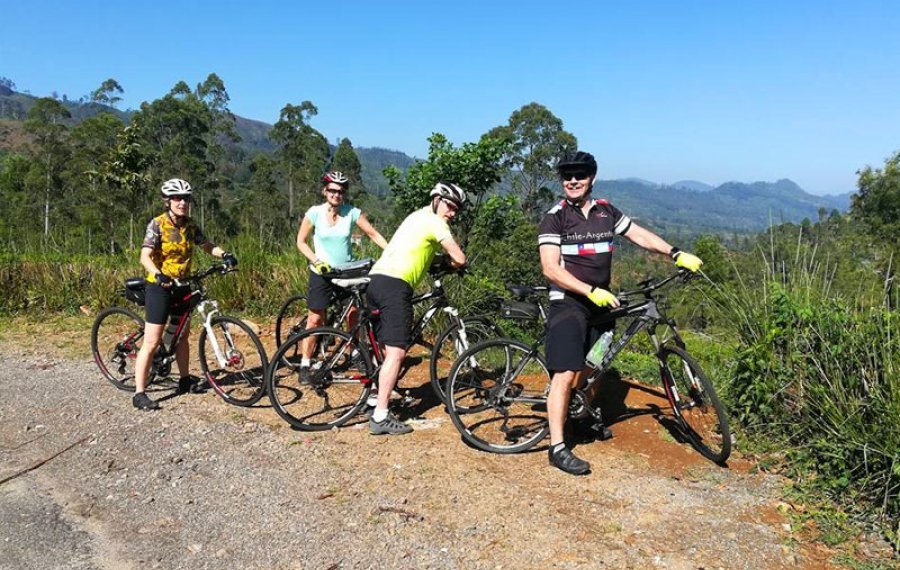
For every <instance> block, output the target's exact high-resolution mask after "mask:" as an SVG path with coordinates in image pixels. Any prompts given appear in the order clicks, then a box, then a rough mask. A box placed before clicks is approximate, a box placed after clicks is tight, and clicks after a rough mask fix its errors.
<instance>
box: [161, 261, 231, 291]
mask: <svg viewBox="0 0 900 570" xmlns="http://www.w3.org/2000/svg"><path fill="white" fill-rule="evenodd" d="M234 271H237V268H236V267H232V266H230V265H228V264H227V263H217V264H215V265H211V266H209V267H207V268H206V269H204V270H203V271H201V272H200V273H195V274H193V275H191V276H190V277H186V278H185V279H173V281H174V282H175V285H178V286H184V285H190V284H191V283H200V282H201V281H203V280H204V279H206V278H207V277H209V276H210V275H212V274H213V273H219V274H221V275H225V274H226V273H232V272H234Z"/></svg>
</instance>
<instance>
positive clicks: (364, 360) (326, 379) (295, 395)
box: [266, 269, 500, 431]
mask: <svg viewBox="0 0 900 570" xmlns="http://www.w3.org/2000/svg"><path fill="white" fill-rule="evenodd" d="M451 272H458V271H455V270H453V271H451V270H449V269H440V270H436V271H434V272H433V276H434V287H433V288H432V290H431V291H429V292H427V293H423V294H421V295H417V296H415V297H414V298H413V303H414V304H421V303H425V302H426V301H431V304H430V306H429V307H428V308H427V309H426V310H425V311H424V312H423V313H422V314H421V316H420V317H419V319H418V321H417V322H416V323H415V326H414V327H413V331H412V335H413V338H414V339H416V340H415V341H414V342H415V343H419V344H421V343H424V341H423V339H422V332H423V331H424V329H425V327H426V326H427V325H428V323H429V322H431V320H432V319H433V318H434V316H435V314H436V313H437V312H438V311H440V310H442V311H444V312H446V313H447V314H448V315H449V316H450V319H451V324H450V325H449V326H448V327H447V329H446V330H445V331H444V332H442V333H441V334H440V335H439V337H440V338H441V339H442V341H441V343H438V342H436V343H435V344H434V345H433V346H432V350H431V360H432V370H437V366H436V365H434V364H433V363H434V361H435V360H436V359H439V358H441V354H450V353H451V352H453V353H454V355H455V354H456V352H455V351H456V348H455V347H457V346H458V347H460V348H463V349H464V348H468V346H469V345H470V343H471V344H474V342H472V341H474V340H475V339H483V338H489V337H491V336H495V335H498V334H500V332H499V328H498V327H497V326H496V325H494V324H493V323H491V322H490V321H489V320H487V319H485V318H483V317H465V318H463V317H460V316H459V313H458V311H457V310H456V309H455V308H453V307H452V306H450V303H449V301H448V300H447V297H446V292H445V291H444V289H443V286H442V285H441V278H442V277H443V276H444V275H446V274H447V273H451ZM332 282H333V283H334V284H335V285H337V286H339V287H342V288H344V289H345V290H346V291H347V294H349V295H350V296H351V297H352V301H351V302H352V303H354V304H355V306H357V307H360V309H359V315H360V316H359V320H358V321H357V323H356V324H355V325H354V326H353V327H352V328H351V329H350V330H349V331H344V330H340V329H337V328H331V327H319V328H315V329H308V330H305V331H303V332H301V333H299V334H296V335H294V336H292V337H291V338H290V339H288V341H287V342H286V343H284V344H283V345H282V346H281V347H280V348H279V349H278V351H277V352H276V353H275V356H274V357H273V358H272V360H271V363H270V364H269V368H268V369H267V371H266V391H267V393H268V396H269V400H270V401H271V402H272V407H273V408H274V409H275V411H276V412H277V413H278V415H279V416H280V417H281V418H282V419H284V420H285V421H286V422H287V423H289V424H291V425H292V426H294V427H295V428H297V429H300V430H304V431H318V430H326V429H330V428H332V427H339V426H341V425H343V424H344V423H346V422H347V421H348V420H350V419H351V418H352V417H354V416H355V415H357V414H358V413H359V411H360V410H361V409H362V407H363V405H365V402H366V400H367V398H368V397H369V394H370V393H371V390H372V384H373V382H377V377H378V376H377V375H378V370H379V369H380V367H381V364H382V362H383V361H384V353H383V350H382V347H381V345H380V343H378V341H377V340H376V338H375V332H374V328H373V319H375V318H377V312H376V313H373V312H371V311H369V309H368V308H367V307H366V306H365V305H364V303H363V299H362V295H363V293H364V291H365V289H366V287H367V285H368V282H369V280H368V278H355V279H332ZM311 337H312V338H314V339H315V342H314V345H313V346H314V350H313V357H312V361H313V364H312V365H311V367H310V379H309V380H308V381H303V380H301V377H300V374H299V356H298V353H299V346H300V344H301V343H302V342H304V340H305V339H307V338H311ZM470 337H472V338H471V340H470ZM435 385H438V386H439V385H440V383H439V381H436V380H434V381H432V387H433V388H434V387H435ZM435 392H437V390H436V389H435ZM438 397H440V394H438Z"/></svg>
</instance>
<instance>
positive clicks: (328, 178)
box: [322, 170, 350, 186]
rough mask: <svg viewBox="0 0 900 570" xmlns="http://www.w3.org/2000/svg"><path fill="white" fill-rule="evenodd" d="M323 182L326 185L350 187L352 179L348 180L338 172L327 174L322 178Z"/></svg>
mask: <svg viewBox="0 0 900 570" xmlns="http://www.w3.org/2000/svg"><path fill="white" fill-rule="evenodd" d="M322 182H324V183H325V184H340V185H341V186H349V185H350V179H349V178H347V175H346V174H344V173H343V172H340V171H338V170H332V171H331V172H326V173H325V175H324V176H322Z"/></svg>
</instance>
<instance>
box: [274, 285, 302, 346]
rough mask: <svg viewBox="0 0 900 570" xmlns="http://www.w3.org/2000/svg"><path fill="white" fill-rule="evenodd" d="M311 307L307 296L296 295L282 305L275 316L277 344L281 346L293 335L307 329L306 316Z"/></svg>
mask: <svg viewBox="0 0 900 570" xmlns="http://www.w3.org/2000/svg"><path fill="white" fill-rule="evenodd" d="M308 315H309V308H308V307H307V305H306V297H305V296H303V295H294V296H293V297H291V298H289V299H288V300H287V301H285V302H284V304H283V305H281V308H280V309H279V310H278V316H277V317H276V318H275V344H276V346H278V347H281V345H282V344H284V342H285V341H287V339H289V338H290V337H291V336H293V335H295V334H297V333H299V332H302V331H303V330H304V329H306V317H307V316H308Z"/></svg>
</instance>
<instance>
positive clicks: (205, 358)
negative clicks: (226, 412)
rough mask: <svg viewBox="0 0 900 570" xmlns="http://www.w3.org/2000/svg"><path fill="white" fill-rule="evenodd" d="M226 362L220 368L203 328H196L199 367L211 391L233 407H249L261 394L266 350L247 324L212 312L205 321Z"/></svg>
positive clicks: (263, 389) (262, 392)
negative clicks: (198, 331)
mask: <svg viewBox="0 0 900 570" xmlns="http://www.w3.org/2000/svg"><path fill="white" fill-rule="evenodd" d="M209 325H210V328H211V329H212V331H213V334H214V335H215V339H216V343H217V344H218V345H219V350H220V351H221V352H222V354H223V356H224V358H225V360H226V363H225V366H224V367H222V366H221V365H220V363H219V361H218V357H217V356H216V354H215V350H214V349H213V345H212V342H211V341H210V338H209V331H208V330H207V329H206V327H203V329H202V330H201V331H200V337H199V339H198V343H199V345H200V346H199V358H200V370H202V371H203V375H204V376H205V377H206V379H207V380H208V381H209V384H210V385H211V386H212V387H213V390H215V391H216V393H217V394H218V395H219V396H220V397H221V398H222V399H223V400H225V401H226V402H228V403H229V404H232V405H235V406H242V407H246V406H252V405H253V404H255V403H256V402H258V401H259V399H260V398H262V397H263V395H264V394H265V388H266V385H265V372H266V368H267V366H268V361H267V360H266V351H265V349H264V348H263V345H262V342H260V340H259V337H258V336H257V335H256V333H254V332H253V329H251V328H250V327H249V326H248V325H247V323H245V322H244V321H242V320H240V319H236V318H234V317H229V316H226V315H216V316H215V317H213V318H212V320H211V321H210V323H209Z"/></svg>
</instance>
